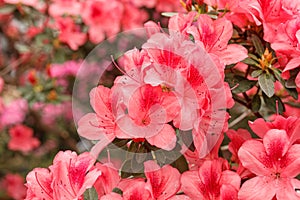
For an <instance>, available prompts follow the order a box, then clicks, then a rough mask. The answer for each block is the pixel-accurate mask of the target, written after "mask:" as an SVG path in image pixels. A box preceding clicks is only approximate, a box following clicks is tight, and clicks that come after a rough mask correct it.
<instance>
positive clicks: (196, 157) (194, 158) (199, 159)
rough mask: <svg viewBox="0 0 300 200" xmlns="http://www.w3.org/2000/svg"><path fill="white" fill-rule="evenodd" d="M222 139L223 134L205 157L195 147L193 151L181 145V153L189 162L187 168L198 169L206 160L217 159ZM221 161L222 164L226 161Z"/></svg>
mask: <svg viewBox="0 0 300 200" xmlns="http://www.w3.org/2000/svg"><path fill="white" fill-rule="evenodd" d="M223 139H224V135H221V136H220V137H219V139H218V141H217V143H216V144H215V146H214V147H213V149H211V151H210V152H209V153H208V154H207V155H206V156H205V157H203V156H202V155H201V152H199V150H198V149H197V148H196V149H195V150H194V151H191V150H189V149H188V148H187V147H186V146H185V145H183V147H182V149H181V153H182V154H183V155H184V157H185V159H186V160H187V162H188V164H189V170H192V171H194V170H198V169H199V168H200V167H201V166H202V164H203V163H204V162H205V161H206V160H214V159H219V149H220V147H221V144H222V142H223ZM223 161H224V165H226V164H227V161H226V160H223Z"/></svg>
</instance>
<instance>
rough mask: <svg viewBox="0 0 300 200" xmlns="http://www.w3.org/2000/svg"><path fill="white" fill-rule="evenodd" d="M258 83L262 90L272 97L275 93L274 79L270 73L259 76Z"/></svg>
mask: <svg viewBox="0 0 300 200" xmlns="http://www.w3.org/2000/svg"><path fill="white" fill-rule="evenodd" d="M258 84H259V86H260V88H261V89H262V91H263V92H264V93H265V94H266V95H267V96H268V97H272V96H273V95H274V93H275V90H274V81H273V80H272V78H271V75H269V74H262V75H260V76H259V77H258Z"/></svg>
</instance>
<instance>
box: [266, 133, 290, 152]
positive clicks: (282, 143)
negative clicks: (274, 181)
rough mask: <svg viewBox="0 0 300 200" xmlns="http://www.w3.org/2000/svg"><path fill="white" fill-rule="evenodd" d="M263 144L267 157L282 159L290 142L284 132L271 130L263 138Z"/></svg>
mask: <svg viewBox="0 0 300 200" xmlns="http://www.w3.org/2000/svg"><path fill="white" fill-rule="evenodd" d="M263 143H264V146H265V149H266V152H267V154H268V155H274V156H275V155H276V156H278V157H283V156H284V154H285V153H286V152H287V150H288V148H289V145H290V141H289V138H288V136H287V134H286V132H285V131H284V130H278V129H271V130H269V131H268V132H267V133H266V135H265V136H264V138H263Z"/></svg>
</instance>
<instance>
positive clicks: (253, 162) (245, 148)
mask: <svg viewBox="0 0 300 200" xmlns="http://www.w3.org/2000/svg"><path fill="white" fill-rule="evenodd" d="M238 156H239V159H240V161H241V163H242V165H243V166H244V167H245V168H247V169H249V170H250V171H251V172H253V173H254V174H257V175H262V176H264V175H266V176H268V175H270V173H272V172H271V171H270V169H268V168H267V167H266V166H265V165H264V164H263V163H264V160H263V158H264V157H266V152H265V148H264V146H263V144H262V143H261V142H259V141H255V140H248V141H246V142H245V143H244V144H243V145H242V146H241V148H240V150H239V151H238Z"/></svg>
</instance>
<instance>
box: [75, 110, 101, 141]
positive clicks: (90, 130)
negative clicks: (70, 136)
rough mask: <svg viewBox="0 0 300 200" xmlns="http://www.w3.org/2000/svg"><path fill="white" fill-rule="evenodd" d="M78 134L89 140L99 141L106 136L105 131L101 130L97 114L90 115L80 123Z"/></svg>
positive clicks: (84, 117)
mask: <svg viewBox="0 0 300 200" xmlns="http://www.w3.org/2000/svg"><path fill="white" fill-rule="evenodd" d="M77 131H78V134H79V135H80V136H81V137H84V138H87V139H89V140H99V139H101V138H102V137H103V135H104V134H105V132H104V130H103V129H101V128H99V120H98V118H97V115H96V114H95V113H88V114H86V115H84V116H83V117H82V118H81V119H80V120H79V121H78V129H77Z"/></svg>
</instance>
